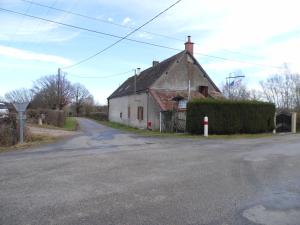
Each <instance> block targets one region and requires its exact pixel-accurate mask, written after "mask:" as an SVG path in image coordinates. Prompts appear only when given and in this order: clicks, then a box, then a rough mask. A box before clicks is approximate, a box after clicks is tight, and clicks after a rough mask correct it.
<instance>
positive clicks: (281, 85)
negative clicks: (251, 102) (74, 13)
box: [260, 67, 300, 109]
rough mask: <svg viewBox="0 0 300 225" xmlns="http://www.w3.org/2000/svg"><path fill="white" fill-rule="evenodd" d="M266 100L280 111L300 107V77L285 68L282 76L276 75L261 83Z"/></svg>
mask: <svg viewBox="0 0 300 225" xmlns="http://www.w3.org/2000/svg"><path fill="white" fill-rule="evenodd" d="M260 85H261V87H262V89H263V93H264V96H265V98H266V99H267V100H268V101H270V102H273V103H274V104H275V105H276V106H277V108H280V109H294V108H298V107H300V75H299V74H293V73H291V72H290V70H289V69H288V68H287V67H285V69H284V71H283V72H282V73H280V74H274V75H272V76H271V77H269V78H268V79H267V80H266V81H261V82H260Z"/></svg>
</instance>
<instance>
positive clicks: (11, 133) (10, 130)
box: [0, 114, 18, 146]
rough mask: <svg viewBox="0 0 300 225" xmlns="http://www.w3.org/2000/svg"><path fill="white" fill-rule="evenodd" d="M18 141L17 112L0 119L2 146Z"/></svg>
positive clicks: (0, 143) (0, 142) (0, 140)
mask: <svg viewBox="0 0 300 225" xmlns="http://www.w3.org/2000/svg"><path fill="white" fill-rule="evenodd" d="M17 142H18V130H17V120H16V115H15V114H9V116H8V117H6V118H3V119H0V146H11V145H14V144H16V143H17Z"/></svg>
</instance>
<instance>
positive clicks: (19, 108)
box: [13, 102, 29, 144]
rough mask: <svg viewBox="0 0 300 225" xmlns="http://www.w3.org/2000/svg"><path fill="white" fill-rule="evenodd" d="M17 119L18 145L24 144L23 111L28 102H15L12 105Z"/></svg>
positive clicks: (24, 117)
mask: <svg viewBox="0 0 300 225" xmlns="http://www.w3.org/2000/svg"><path fill="white" fill-rule="evenodd" d="M13 104H14V106H15V108H16V110H17V112H18V117H19V128H20V144H22V143H23V142H24V123H25V119H26V115H25V111H26V108H27V106H28V104H29V102H15V103H13Z"/></svg>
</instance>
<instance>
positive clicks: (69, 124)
mask: <svg viewBox="0 0 300 225" xmlns="http://www.w3.org/2000/svg"><path fill="white" fill-rule="evenodd" d="M30 126H33V127H39V128H46V129H53V130H66V131H76V130H77V129H78V122H77V120H76V118H75V117H67V118H66V121H65V124H64V126H63V127H56V126H53V125H48V124H43V125H38V124H30Z"/></svg>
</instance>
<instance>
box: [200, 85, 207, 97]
mask: <svg viewBox="0 0 300 225" xmlns="http://www.w3.org/2000/svg"><path fill="white" fill-rule="evenodd" d="M199 92H200V93H201V94H202V95H203V96H204V97H208V86H199Z"/></svg>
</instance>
